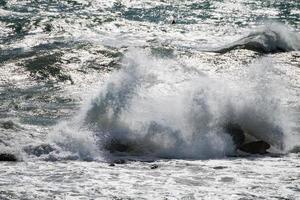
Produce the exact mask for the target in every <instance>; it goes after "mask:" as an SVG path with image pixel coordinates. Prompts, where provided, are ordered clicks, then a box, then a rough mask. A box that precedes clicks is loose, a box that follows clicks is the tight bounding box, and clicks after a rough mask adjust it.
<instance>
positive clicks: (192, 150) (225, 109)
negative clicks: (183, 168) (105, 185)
mask: <svg viewBox="0 0 300 200" xmlns="http://www.w3.org/2000/svg"><path fill="white" fill-rule="evenodd" d="M275 71H276V70H275V69H274V68H273V64H272V61H271V60H270V59H268V58H265V59H262V60H259V61H257V62H255V63H253V64H252V65H251V66H250V67H249V68H247V69H246V71H245V75H246V76H245V77H247V78H241V79H238V80H235V81H232V80H227V79H225V78H224V79H223V80H219V79H216V78H211V77H208V76H206V75H204V74H199V73H195V71H192V70H190V68H188V67H187V66H186V65H184V64H182V62H179V61H177V60H174V59H173V60H171V59H160V58H157V57H153V56H151V53H150V52H148V51H146V50H140V49H131V50H129V51H128V53H127V54H126V55H125V58H124V59H123V68H122V69H121V70H120V71H118V72H115V73H113V74H112V75H111V77H110V79H109V80H108V81H107V82H106V83H105V85H104V86H103V87H101V89H100V92H99V95H98V96H97V97H96V98H92V99H91V100H90V102H88V103H86V105H85V106H83V108H82V110H81V111H80V113H79V114H78V116H76V117H75V118H74V119H72V120H70V121H68V122H63V123H61V124H59V125H58V126H57V127H56V129H55V131H54V133H53V134H51V137H50V141H51V142H55V143H56V144H57V145H58V146H59V147H60V148H61V149H62V150H63V151H64V152H69V153H70V154H72V153H73V154H74V153H75V154H76V155H77V157H78V158H79V159H101V158H104V157H105V156H107V155H109V153H108V152H110V153H115V154H121V155H149V156H155V157H163V158H192V159H202V158H212V157H222V156H226V155H232V154H234V149H235V147H234V144H233V141H232V138H231V137H230V136H229V135H228V134H226V133H225V131H224V127H225V126H226V124H228V123H234V124H238V125H239V126H241V127H242V129H243V130H244V131H245V132H247V133H248V134H251V135H252V136H253V137H255V138H257V139H259V140H264V141H266V142H268V143H270V144H271V145H272V146H274V147H276V148H278V149H282V150H283V149H284V147H285V139H286V137H287V136H288V134H289V132H290V123H289V122H290V121H291V119H288V117H287V116H289V115H288V113H287V112H288V111H287V110H286V109H285V108H284V106H283V105H282V103H281V101H280V99H281V95H284V87H283V85H284V83H282V81H280V80H277V79H276V78H275V77H274V73H275Z"/></svg>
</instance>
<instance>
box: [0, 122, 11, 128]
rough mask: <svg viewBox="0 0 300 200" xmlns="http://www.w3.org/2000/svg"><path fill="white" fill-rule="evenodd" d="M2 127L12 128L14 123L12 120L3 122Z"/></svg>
mask: <svg viewBox="0 0 300 200" xmlns="http://www.w3.org/2000/svg"><path fill="white" fill-rule="evenodd" d="M2 127H3V128H5V129H13V128H14V123H13V122H12V121H7V122H3V124H2Z"/></svg>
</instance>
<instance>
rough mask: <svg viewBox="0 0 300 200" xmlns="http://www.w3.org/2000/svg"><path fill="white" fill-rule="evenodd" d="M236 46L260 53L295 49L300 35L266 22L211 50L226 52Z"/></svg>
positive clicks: (287, 28) (298, 47) (299, 43)
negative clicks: (244, 34)
mask: <svg viewBox="0 0 300 200" xmlns="http://www.w3.org/2000/svg"><path fill="white" fill-rule="evenodd" d="M237 48H241V49H248V50H253V51H257V52H261V53H277V52H288V51H297V50H300V35H299V33H297V32H296V31H295V30H292V29H291V28H290V27H288V26H286V25H283V24H279V23H267V24H265V25H264V26H261V27H259V28H257V29H256V30H255V31H253V32H251V33H250V34H248V35H247V36H245V37H243V38H241V39H239V40H237V41H235V42H232V43H230V44H228V45H225V46H222V47H219V48H216V49H213V50H211V51H213V52H219V53H226V52H228V51H231V50H233V49H237ZM208 51H210V50H208Z"/></svg>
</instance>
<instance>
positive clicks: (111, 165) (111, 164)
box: [108, 163, 116, 167]
mask: <svg viewBox="0 0 300 200" xmlns="http://www.w3.org/2000/svg"><path fill="white" fill-rule="evenodd" d="M108 166H110V167H114V166H116V165H115V164H114V163H110V164H109V165H108Z"/></svg>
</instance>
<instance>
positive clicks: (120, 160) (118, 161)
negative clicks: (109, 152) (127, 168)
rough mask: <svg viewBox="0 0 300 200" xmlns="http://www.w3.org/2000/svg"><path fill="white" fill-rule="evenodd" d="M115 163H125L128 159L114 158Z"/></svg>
mask: <svg viewBox="0 0 300 200" xmlns="http://www.w3.org/2000/svg"><path fill="white" fill-rule="evenodd" d="M113 163H114V164H125V163H126V161H125V160H124V159H117V160H114V162H113Z"/></svg>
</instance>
